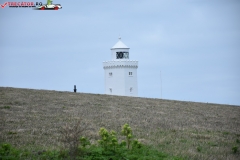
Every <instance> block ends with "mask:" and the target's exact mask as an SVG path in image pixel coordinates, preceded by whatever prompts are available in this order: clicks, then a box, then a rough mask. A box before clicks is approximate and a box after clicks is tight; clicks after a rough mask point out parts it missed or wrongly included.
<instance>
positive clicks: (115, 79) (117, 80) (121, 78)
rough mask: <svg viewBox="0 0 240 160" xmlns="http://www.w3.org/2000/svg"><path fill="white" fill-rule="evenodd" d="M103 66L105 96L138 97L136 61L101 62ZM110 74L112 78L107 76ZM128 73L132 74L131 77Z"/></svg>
mask: <svg viewBox="0 0 240 160" xmlns="http://www.w3.org/2000/svg"><path fill="white" fill-rule="evenodd" d="M103 66H104V70H105V94H112V95H122V96H138V86H137V67H138V62H137V61H129V60H120V61H108V62H103ZM110 72H111V73H112V76H109V73H110ZM129 72H132V75H129ZM130 87H132V92H130ZM110 88H111V89H112V93H111V92H110Z"/></svg>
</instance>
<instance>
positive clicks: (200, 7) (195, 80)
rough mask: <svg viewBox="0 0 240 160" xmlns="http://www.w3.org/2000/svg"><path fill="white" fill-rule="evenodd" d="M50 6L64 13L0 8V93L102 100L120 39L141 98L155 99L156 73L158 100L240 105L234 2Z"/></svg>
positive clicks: (239, 41) (237, 5)
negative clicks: (71, 94)
mask: <svg viewBox="0 0 240 160" xmlns="http://www.w3.org/2000/svg"><path fill="white" fill-rule="evenodd" d="M4 2H5V1H3V0H0V4H3V3H4ZM34 2H36V1H34ZM39 2H40V1H39ZM42 2H44V3H45V1H42ZM53 3H57V4H61V5H62V7H63V9H60V10H59V11H35V10H32V9H28V8H9V7H6V8H4V9H2V8H0V20H1V22H0V24H1V25H0V30H1V32H0V33H1V37H0V86H9V87H18V88H33V89H48V90H60V91H72V90H73V85H77V89H78V91H79V92H86V93H99V94H103V93H104V70H103V67H102V62H103V61H107V60H110V59H111V52H110V48H111V47H112V46H113V45H114V44H115V43H116V42H117V41H118V37H119V35H120V36H121V37H122V41H123V42H124V43H125V44H126V45H127V46H128V47H130V59H132V60H138V61H139V68H138V90H139V96H140V97H150V98H160V97H161V86H160V71H161V75H162V98H163V99H174V100H185V101H196V102H211V103H221V104H222V103H223V104H236V105H240V64H239V62H240V19H239V17H240V1H238V0H211V1H210V0H181V1H179V0H175V1H174V0H164V1H161V0H151V1H147V0H130V1H129V0H102V1H99V0H90V1H89V0H88V1H83V0H80V1H63V0H55V1H53Z"/></svg>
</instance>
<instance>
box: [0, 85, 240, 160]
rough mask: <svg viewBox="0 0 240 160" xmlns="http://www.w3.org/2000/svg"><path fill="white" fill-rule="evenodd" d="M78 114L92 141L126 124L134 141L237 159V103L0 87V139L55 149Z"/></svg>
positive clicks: (173, 150)
mask: <svg viewBox="0 0 240 160" xmlns="http://www.w3.org/2000/svg"><path fill="white" fill-rule="evenodd" d="M79 119H81V120H82V121H84V122H86V123H87V124H88V129H87V130H86V131H85V132H84V134H85V135H86V136H88V137H89V138H90V139H91V141H93V142H94V141H95V140H96V139H98V138H99V137H98V131H99V128H100V127H105V128H107V129H109V130H111V129H113V130H115V131H117V132H119V133H120V130H121V126H122V125H123V124H125V123H128V124H130V126H131V127H132V130H133V132H134V135H136V138H138V139H139V141H141V142H142V143H144V144H149V145H152V146H154V147H156V148H157V149H159V150H161V151H163V152H165V153H168V154H170V155H175V156H181V157H187V158H189V159H224V160H225V159H233V160H234V159H240V151H239V150H240V144H239V140H240V107H237V106H230V105H219V104H206V103H195V102H183V101H174V100H161V99H149V98H133V97H123V96H110V95H100V94H86V93H71V92H59V91H47V90H32V89H17V88H7V87H0V142H9V143H11V144H13V145H14V146H16V147H19V148H34V149H36V148H37V149H39V150H40V149H58V148H60V147H62V143H60V141H59V138H60V137H61V134H60V130H61V129H62V127H63V126H64V125H66V124H67V125H73V124H74V123H75V122H76V121H78V120H79ZM233 147H238V150H237V153H233V151H232V148H233Z"/></svg>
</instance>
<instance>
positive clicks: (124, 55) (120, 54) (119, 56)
mask: <svg viewBox="0 0 240 160" xmlns="http://www.w3.org/2000/svg"><path fill="white" fill-rule="evenodd" d="M116 58H117V59H128V58H129V53H128V52H116Z"/></svg>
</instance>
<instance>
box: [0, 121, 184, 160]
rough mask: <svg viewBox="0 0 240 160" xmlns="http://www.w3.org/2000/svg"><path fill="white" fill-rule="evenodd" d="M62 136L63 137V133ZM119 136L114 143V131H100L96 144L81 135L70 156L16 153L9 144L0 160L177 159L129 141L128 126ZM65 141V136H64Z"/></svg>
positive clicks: (1, 151) (63, 153) (68, 152)
mask: <svg viewBox="0 0 240 160" xmlns="http://www.w3.org/2000/svg"><path fill="white" fill-rule="evenodd" d="M64 134H66V133H65V132H64ZM122 134H123V135H124V136H125V138H126V141H122V142H121V143H118V139H117V137H116V132H115V131H110V132H109V131H108V130H107V129H105V128H100V131H99V135H100V137H101V139H100V140H99V141H98V145H95V144H91V143H90V141H89V139H88V138H87V137H84V136H82V137H81V138H80V139H79V142H78V148H77V150H76V153H75V154H74V155H72V153H71V149H72V148H69V146H68V148H66V149H64V150H60V151H55V150H52V151H39V152H37V153H34V152H28V151H23V150H18V149H15V148H13V147H12V146H11V145H10V144H6V143H4V144H2V145H1V148H0V160H15V159H16V160H17V159H40V160H45V159H51V160H62V159H78V160H125V159H128V160H147V159H158V160H161V159H175V160H176V159H180V158H178V157H170V156H168V155H167V154H165V153H162V152H159V151H157V150H156V149H154V148H152V147H150V146H146V145H143V144H141V143H140V142H139V141H138V140H136V139H135V140H132V137H133V136H132V130H131V128H130V126H129V125H128V124H125V125H124V126H123V130H122ZM65 137H66V138H67V139H68V140H71V139H69V137H68V136H66V135H65Z"/></svg>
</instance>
